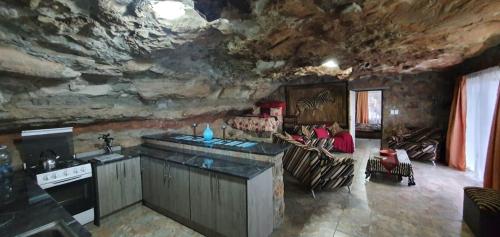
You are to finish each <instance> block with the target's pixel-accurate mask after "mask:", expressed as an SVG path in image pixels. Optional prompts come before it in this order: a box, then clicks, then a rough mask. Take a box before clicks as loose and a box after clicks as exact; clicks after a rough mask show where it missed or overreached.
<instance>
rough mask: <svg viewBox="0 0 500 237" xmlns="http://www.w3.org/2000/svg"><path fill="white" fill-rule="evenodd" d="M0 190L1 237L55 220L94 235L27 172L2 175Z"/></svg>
mask: <svg viewBox="0 0 500 237" xmlns="http://www.w3.org/2000/svg"><path fill="white" fill-rule="evenodd" d="M0 190H1V192H0V201H1V202H0V236H2V237H8V236H16V235H19V234H22V233H24V232H26V231H30V230H32V229H35V228H38V227H41V226H44V225H46V224H49V223H51V222H54V221H58V222H62V223H64V224H66V225H67V226H68V227H69V228H70V229H71V230H72V231H73V232H74V233H75V234H77V236H91V234H90V233H89V232H88V231H87V229H85V228H84V227H83V226H82V225H80V223H78V221H76V220H75V219H74V218H73V217H72V216H71V214H69V213H68V212H67V211H66V210H64V208H63V207H62V206H61V205H59V204H58V203H57V202H56V201H55V200H54V199H53V198H52V197H51V196H50V195H49V194H48V193H47V192H45V191H44V190H43V189H42V188H40V186H38V185H37V184H36V183H35V180H34V179H32V178H31V176H29V175H28V174H26V173H25V172H24V171H16V172H15V173H14V175H13V177H10V178H0ZM6 190H11V191H10V192H7V191H6ZM8 193H10V194H8ZM6 195H8V197H7V196H6Z"/></svg>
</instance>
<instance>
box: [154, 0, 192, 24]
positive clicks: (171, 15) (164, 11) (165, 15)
mask: <svg viewBox="0 0 500 237" xmlns="http://www.w3.org/2000/svg"><path fill="white" fill-rule="evenodd" d="M184 9H185V5H184V4H183V3H182V2H176V1H161V2H155V3H153V11H154V13H155V15H156V17H158V18H162V19H167V20H175V19H177V18H179V17H181V16H184V14H185V13H186V12H185V11H184Z"/></svg>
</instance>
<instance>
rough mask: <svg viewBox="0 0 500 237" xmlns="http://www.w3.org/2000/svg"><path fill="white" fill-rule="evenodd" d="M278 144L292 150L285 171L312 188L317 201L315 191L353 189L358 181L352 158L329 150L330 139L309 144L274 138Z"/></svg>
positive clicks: (288, 154) (287, 156) (288, 138)
mask: <svg viewBox="0 0 500 237" xmlns="http://www.w3.org/2000/svg"><path fill="white" fill-rule="evenodd" d="M273 142H274V143H280V144H282V143H288V144H291V145H292V146H291V147H290V148H289V149H288V150H287V151H286V152H285V154H284V156H283V168H284V169H285V171H287V172H288V173H290V174H291V175H292V176H293V177H295V178H296V179H297V180H299V181H300V183H302V184H303V185H304V186H305V187H306V188H308V189H309V190H310V191H311V193H312V195H313V197H315V193H314V191H315V190H326V189H330V190H332V189H338V188H341V187H345V186H347V187H348V188H349V190H350V185H351V183H352V179H353V177H354V160H353V159H352V154H349V153H334V152H330V151H329V150H328V146H325V144H327V142H326V139H311V140H308V141H307V142H305V143H301V142H299V141H296V140H295V139H294V138H292V137H291V136H289V135H283V134H280V133H275V134H273Z"/></svg>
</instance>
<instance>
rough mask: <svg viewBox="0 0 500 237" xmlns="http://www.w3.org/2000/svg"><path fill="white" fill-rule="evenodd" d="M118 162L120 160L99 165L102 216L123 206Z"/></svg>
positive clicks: (98, 180)
mask: <svg viewBox="0 0 500 237" xmlns="http://www.w3.org/2000/svg"><path fill="white" fill-rule="evenodd" d="M118 163H120V162H115V163H111V164H106V165H100V166H97V172H96V174H97V191H98V195H99V196H98V199H99V214H100V216H101V217H102V216H105V215H107V214H110V213H112V212H113V211H115V210H118V209H119V208H121V207H122V203H123V202H122V197H121V184H120V172H119V170H118Z"/></svg>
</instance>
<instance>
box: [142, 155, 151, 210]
mask: <svg viewBox="0 0 500 237" xmlns="http://www.w3.org/2000/svg"><path fill="white" fill-rule="evenodd" d="M151 160H152V159H151V158H149V157H146V156H142V157H141V170H142V174H141V176H142V179H141V180H142V199H143V200H144V201H146V202H151V199H152V198H153V187H152V185H151V184H152V181H151V179H152V178H151V173H152V165H151V162H152V161H151Z"/></svg>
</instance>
